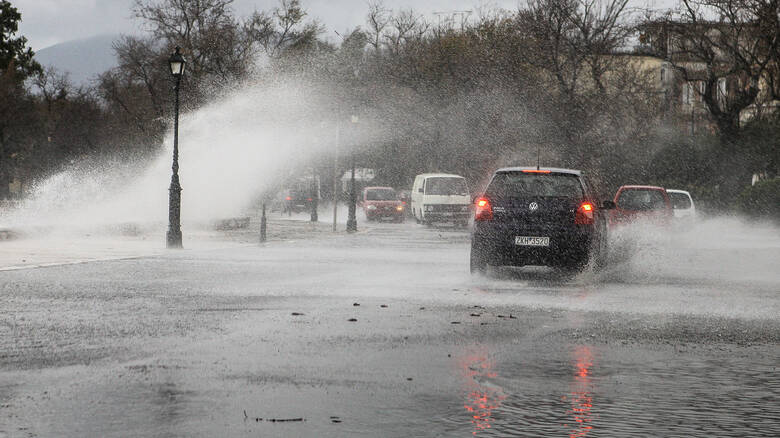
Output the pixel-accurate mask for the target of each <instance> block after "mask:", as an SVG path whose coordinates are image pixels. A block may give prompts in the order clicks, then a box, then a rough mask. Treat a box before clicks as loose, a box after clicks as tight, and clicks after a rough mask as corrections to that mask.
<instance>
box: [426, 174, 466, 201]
mask: <svg viewBox="0 0 780 438" xmlns="http://www.w3.org/2000/svg"><path fill="white" fill-rule="evenodd" d="M425 194H426V195H443V196H449V195H468V194H469V190H468V188H467V187H466V180H465V179H464V178H455V177H450V176H437V177H432V178H426V179H425Z"/></svg>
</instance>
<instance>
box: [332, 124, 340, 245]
mask: <svg viewBox="0 0 780 438" xmlns="http://www.w3.org/2000/svg"><path fill="white" fill-rule="evenodd" d="M340 147H341V120H337V121H336V154H335V155H334V157H333V232H334V233H335V232H336V231H337V227H336V221H337V219H338V210H339V193H340V192H339V189H340V188H339V181H340V180H341V175H339V148H340Z"/></svg>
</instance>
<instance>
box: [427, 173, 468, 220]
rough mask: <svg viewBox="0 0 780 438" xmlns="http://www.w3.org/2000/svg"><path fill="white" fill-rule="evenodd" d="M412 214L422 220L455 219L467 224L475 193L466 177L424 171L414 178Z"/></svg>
mask: <svg viewBox="0 0 780 438" xmlns="http://www.w3.org/2000/svg"><path fill="white" fill-rule="evenodd" d="M412 214H414V218H415V220H417V222H418V223H423V224H430V223H433V222H454V223H455V224H458V225H462V226H467V225H468V223H469V217H470V216H471V195H470V194H469V188H468V185H467V184H466V178H463V177H462V176H460V175H451V174H447V173H423V174H422V175H417V176H416V177H415V178H414V185H413V186H412Z"/></svg>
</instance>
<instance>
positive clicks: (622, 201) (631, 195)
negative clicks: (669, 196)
mask: <svg viewBox="0 0 780 438" xmlns="http://www.w3.org/2000/svg"><path fill="white" fill-rule="evenodd" d="M617 206H618V207H620V208H622V209H623V210H634V211H639V210H663V209H665V208H666V200H665V199H664V195H663V194H662V193H661V191H660V190H649V189H629V190H623V191H622V192H620V197H619V198H618V201H617Z"/></svg>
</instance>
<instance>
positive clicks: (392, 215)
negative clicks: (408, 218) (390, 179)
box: [360, 187, 404, 222]
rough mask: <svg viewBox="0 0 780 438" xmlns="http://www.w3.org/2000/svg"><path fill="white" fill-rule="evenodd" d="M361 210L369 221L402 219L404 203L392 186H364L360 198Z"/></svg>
mask: <svg viewBox="0 0 780 438" xmlns="http://www.w3.org/2000/svg"><path fill="white" fill-rule="evenodd" d="M360 204H361V205H362V206H363V212H364V213H365V214H366V219H367V220H369V221H373V220H382V219H392V220H394V221H396V222H403V221H404V204H403V202H402V201H401V200H400V199H398V195H397V194H396V193H395V190H393V188H392V187H366V188H365V189H363V194H362V196H361V198H360Z"/></svg>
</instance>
